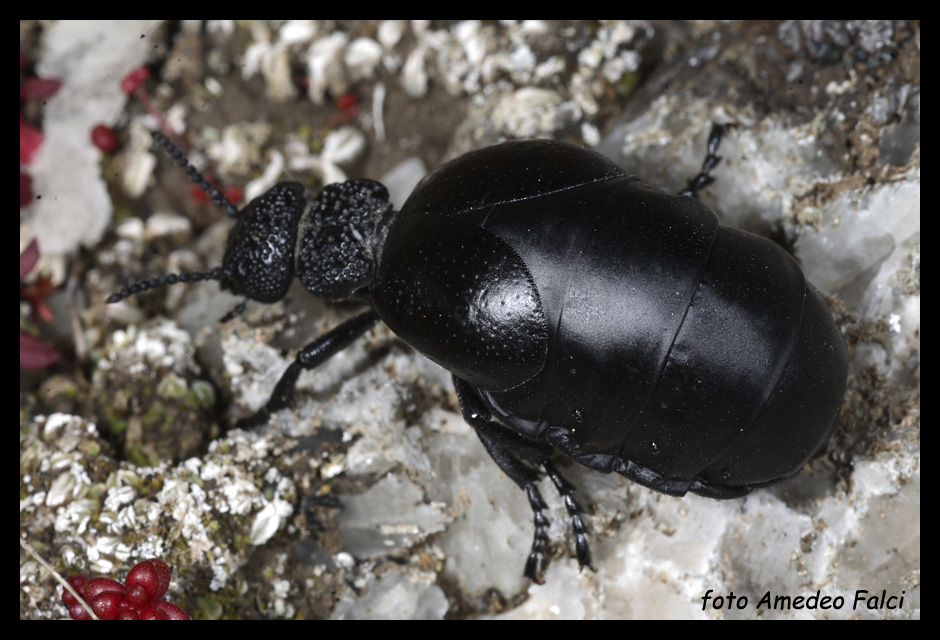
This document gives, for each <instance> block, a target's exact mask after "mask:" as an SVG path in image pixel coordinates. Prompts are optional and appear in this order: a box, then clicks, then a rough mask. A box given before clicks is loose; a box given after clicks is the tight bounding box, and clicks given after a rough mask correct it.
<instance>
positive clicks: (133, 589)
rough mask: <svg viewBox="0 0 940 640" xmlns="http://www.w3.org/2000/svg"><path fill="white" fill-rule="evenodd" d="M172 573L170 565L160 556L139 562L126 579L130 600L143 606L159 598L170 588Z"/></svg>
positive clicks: (138, 605)
mask: <svg viewBox="0 0 940 640" xmlns="http://www.w3.org/2000/svg"><path fill="white" fill-rule="evenodd" d="M170 575H171V572H170V567H169V565H167V563H166V562H164V561H163V560H161V559H160V558H151V559H149V560H144V561H143V562H139V563H137V564H136V565H135V566H134V568H133V569H131V571H130V573H128V574H127V580H125V581H124V585H125V587H126V588H127V600H128V602H130V603H131V604H133V605H134V606H137V607H141V606H143V605H145V604H149V603H151V602H153V601H155V600H159V599H160V598H162V597H163V596H165V595H166V590H167V589H169V588H170Z"/></svg>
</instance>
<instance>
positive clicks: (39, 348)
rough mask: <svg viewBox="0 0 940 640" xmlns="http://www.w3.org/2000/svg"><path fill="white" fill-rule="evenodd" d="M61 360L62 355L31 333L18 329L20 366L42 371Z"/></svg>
mask: <svg viewBox="0 0 940 640" xmlns="http://www.w3.org/2000/svg"><path fill="white" fill-rule="evenodd" d="M61 359H62V354H61V353H59V352H58V351H56V350H55V349H53V348H52V347H50V346H49V345H47V344H46V343H45V342H43V341H42V340H40V339H39V338H37V337H36V336H34V335H33V334H31V333H28V332H26V331H23V330H22V329H20V366H21V367H23V368H24V369H27V370H29V371H42V370H43V369H45V368H46V367H50V366H52V365H54V364H55V363H56V362H58V361H59V360H61Z"/></svg>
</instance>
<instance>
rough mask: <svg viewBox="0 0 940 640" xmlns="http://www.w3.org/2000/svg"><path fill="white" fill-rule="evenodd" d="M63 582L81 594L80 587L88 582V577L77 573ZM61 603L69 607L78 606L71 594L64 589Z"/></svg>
mask: <svg viewBox="0 0 940 640" xmlns="http://www.w3.org/2000/svg"><path fill="white" fill-rule="evenodd" d="M65 581H66V582H68V583H69V584H70V585H72V588H73V589H75V590H76V591H78V592H79V593H81V592H82V587H84V586H85V583H86V582H88V576H86V575H84V574H82V573H79V574H78V575H74V576H69V577H68V578H66V580H65ZM62 602H64V603H65V604H67V605H68V606H70V607H71V606H72V605H75V604H78V600H76V599H75V596H73V595H72V592H71V591H69V590H68V589H65V588H63V589H62ZM83 611H84V609H83Z"/></svg>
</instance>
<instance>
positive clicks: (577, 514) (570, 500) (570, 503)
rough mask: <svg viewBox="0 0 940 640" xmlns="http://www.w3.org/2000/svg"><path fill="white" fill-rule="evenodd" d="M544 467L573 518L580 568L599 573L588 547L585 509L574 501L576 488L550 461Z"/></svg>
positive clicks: (572, 526)
mask: <svg viewBox="0 0 940 640" xmlns="http://www.w3.org/2000/svg"><path fill="white" fill-rule="evenodd" d="M542 466H543V467H545V473H547V474H548V477H549V478H551V480H552V483H553V484H554V485H555V488H556V489H557V490H558V494H559V495H560V496H561V497H562V500H564V502H565V509H567V510H568V517H569V518H571V529H572V530H573V531H574V540H575V551H576V552H577V554H578V566H579V568H580V569H584V567H587V568H588V569H590V570H591V571H597V569H595V568H594V563H593V562H592V561H591V548H590V547H589V546H588V530H587V525H585V524H584V519H583V518H582V517H581V514H582V513H584V509H583V508H582V507H581V505H580V504H578V501H577V500H575V499H574V495H572V494H573V493H574V492H575V486H574V485H573V484H571V483H570V482H568V481H567V480H566V479H565V477H564V476H563V475H561V473H559V472H558V469H556V468H555V465H553V464H552V463H551V462H549V461H548V460H546V461H545V462H543V463H542Z"/></svg>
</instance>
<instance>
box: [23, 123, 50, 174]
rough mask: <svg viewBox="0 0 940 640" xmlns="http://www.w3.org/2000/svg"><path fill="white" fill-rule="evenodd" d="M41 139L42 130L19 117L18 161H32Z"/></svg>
mask: <svg viewBox="0 0 940 640" xmlns="http://www.w3.org/2000/svg"><path fill="white" fill-rule="evenodd" d="M43 139H44V138H43V135H42V131H40V130H39V129H37V128H36V127H34V126H33V125H31V124H29V123H28V122H26V121H25V120H23V119H22V118H20V162H22V163H23V164H29V163H30V162H32V161H33V158H35V157H36V152H37V151H38V150H39V147H40V146H42V141H43Z"/></svg>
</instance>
